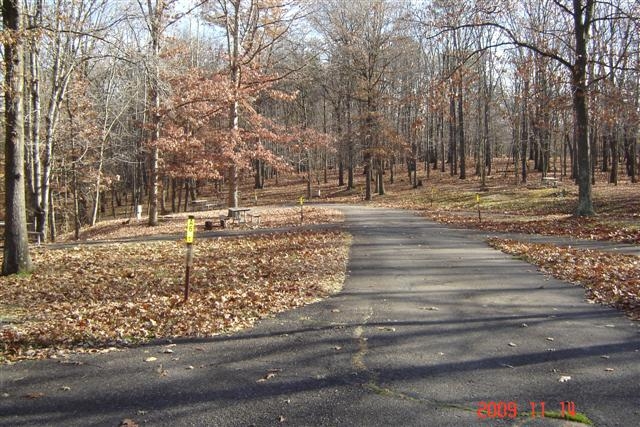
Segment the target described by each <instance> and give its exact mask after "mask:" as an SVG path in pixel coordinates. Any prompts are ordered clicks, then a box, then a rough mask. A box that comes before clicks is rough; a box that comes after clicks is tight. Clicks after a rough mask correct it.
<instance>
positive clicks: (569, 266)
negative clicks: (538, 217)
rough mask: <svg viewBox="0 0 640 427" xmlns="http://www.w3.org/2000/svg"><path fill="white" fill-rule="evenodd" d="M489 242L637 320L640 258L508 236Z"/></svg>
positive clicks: (639, 305) (638, 313)
mask: <svg viewBox="0 0 640 427" xmlns="http://www.w3.org/2000/svg"><path fill="white" fill-rule="evenodd" d="M488 242H489V244H490V245H491V246H492V247H494V248H496V249H499V250H501V251H502V252H505V253H507V254H511V255H516V256H519V257H521V258H523V259H524V260H525V261H527V262H529V263H531V264H534V265H537V266H538V267H539V268H540V269H541V270H542V271H543V272H545V273H549V274H551V275H552V276H554V277H556V278H559V279H561V280H566V281H568V282H571V283H576V284H580V285H582V286H583V287H584V288H585V289H586V291H587V298H588V299H589V300H592V301H595V302H598V303H600V304H605V305H610V306H613V307H616V308H618V309H620V310H623V311H624V312H625V313H626V314H627V315H628V316H629V317H631V318H633V319H636V320H639V319H640V257H637V256H634V255H625V254H617V253H610V252H603V251H596V250H591V249H575V248H570V247H558V246H555V245H551V244H541V243H527V242H520V241H516V240H510V239H498V238H491V239H489V241H488ZM612 326H613V325H612Z"/></svg>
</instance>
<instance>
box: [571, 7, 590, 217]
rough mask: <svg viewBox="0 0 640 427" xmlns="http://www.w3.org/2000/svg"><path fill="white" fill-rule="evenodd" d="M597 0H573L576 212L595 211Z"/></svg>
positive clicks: (586, 213)
mask: <svg viewBox="0 0 640 427" xmlns="http://www.w3.org/2000/svg"><path fill="white" fill-rule="evenodd" d="M594 3H595V0H573V12H574V13H573V18H574V32H575V53H576V59H575V63H574V65H573V69H572V73H571V86H572V91H573V97H572V101H573V112H574V117H575V118H574V119H575V123H574V138H575V140H576V145H577V157H578V159H577V160H578V177H577V178H578V206H577V207H576V210H575V214H576V216H588V215H594V214H595V211H594V209H593V201H592V194H591V190H592V187H591V164H590V163H591V155H590V148H591V147H590V145H589V134H588V130H589V109H588V106H587V72H586V70H587V62H588V61H587V59H588V56H587V55H588V53H587V42H588V38H589V30H590V26H591V23H592V13H593V8H594Z"/></svg>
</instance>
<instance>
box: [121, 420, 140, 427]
mask: <svg viewBox="0 0 640 427" xmlns="http://www.w3.org/2000/svg"><path fill="white" fill-rule="evenodd" d="M119 427H139V426H138V424H137V423H136V422H135V421H133V420H131V419H129V418H125V419H124V420H122V421H121V422H120V425H119Z"/></svg>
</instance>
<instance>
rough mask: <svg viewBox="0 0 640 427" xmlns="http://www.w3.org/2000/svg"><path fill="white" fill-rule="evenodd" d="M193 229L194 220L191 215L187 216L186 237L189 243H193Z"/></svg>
mask: <svg viewBox="0 0 640 427" xmlns="http://www.w3.org/2000/svg"><path fill="white" fill-rule="evenodd" d="M195 231H196V220H195V218H194V217H193V216H189V219H188V220H187V237H186V241H187V243H189V244H191V243H193V236H194V235H195Z"/></svg>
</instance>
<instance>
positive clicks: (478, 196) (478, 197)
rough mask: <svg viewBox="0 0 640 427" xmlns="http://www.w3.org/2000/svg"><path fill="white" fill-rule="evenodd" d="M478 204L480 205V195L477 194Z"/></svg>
mask: <svg viewBox="0 0 640 427" xmlns="http://www.w3.org/2000/svg"><path fill="white" fill-rule="evenodd" d="M476 203H480V195H479V194H476Z"/></svg>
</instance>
